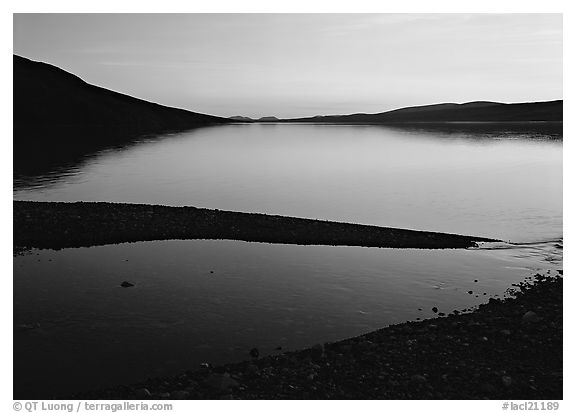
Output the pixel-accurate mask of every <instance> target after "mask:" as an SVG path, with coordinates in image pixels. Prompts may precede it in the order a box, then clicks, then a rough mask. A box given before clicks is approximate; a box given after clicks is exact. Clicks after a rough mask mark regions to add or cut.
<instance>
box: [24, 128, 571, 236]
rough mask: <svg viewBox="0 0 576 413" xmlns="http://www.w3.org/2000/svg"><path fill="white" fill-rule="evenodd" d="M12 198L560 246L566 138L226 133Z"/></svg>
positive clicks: (76, 172)
mask: <svg viewBox="0 0 576 413" xmlns="http://www.w3.org/2000/svg"><path fill="white" fill-rule="evenodd" d="M81 138H82V137H81V136H79V139H81ZM14 198H15V199H26V200H46V201H79V200H84V201H113V202H132V203H149V204H164V205H193V206H197V207H206V208H218V209H225V210H235V211H246V212H264V213H270V214H278V215H290V216H298V217H306V218H319V219H328V220H337V221H345V222H356V223H363V224H374V225H381V226H395V227H401V228H411V229H421V230H432V231H441V232H454V233H460V234H470V235H478V236H487V237H491V238H497V239H502V240H506V241H508V240H512V241H515V242H526V241H528V242H532V241H541V240H543V239H556V238H559V237H561V235H562V139H561V135H560V137H558V136H556V135H552V134H547V133H546V131H544V132H539V131H533V130H531V129H528V130H526V129H523V128H517V129H512V130H508V129H498V128H492V129H489V130H487V131H486V130H483V129H480V130H478V128H464V129H462V127H461V126H460V127H458V126H453V127H448V128H446V129H401V128H391V127H383V126H346V125H280V124H259V125H258V124H256V125H227V126H219V127H211V128H201V129H196V130H194V131H190V132H184V133H179V134H174V135H170V136H165V137H155V138H150V139H149V140H143V141H142V142H140V143H139V144H137V145H133V146H129V147H127V148H125V149H122V150H109V151H103V152H101V153H98V154H96V155H93V156H90V157H87V158H85V159H84V160H83V161H82V162H81V163H80V164H79V165H77V166H76V167H68V168H66V169H64V170H57V171H55V172H54V173H50V174H46V175H43V176H40V177H35V179H27V180H19V179H18V177H17V179H16V180H15V190H14Z"/></svg>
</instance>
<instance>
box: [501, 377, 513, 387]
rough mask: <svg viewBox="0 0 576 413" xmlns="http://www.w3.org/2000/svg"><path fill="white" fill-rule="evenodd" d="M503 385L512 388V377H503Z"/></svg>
mask: <svg viewBox="0 0 576 413" xmlns="http://www.w3.org/2000/svg"><path fill="white" fill-rule="evenodd" d="M502 384H503V385H504V386H505V387H510V386H512V377H510V376H502Z"/></svg>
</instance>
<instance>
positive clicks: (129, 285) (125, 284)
mask: <svg viewBox="0 0 576 413" xmlns="http://www.w3.org/2000/svg"><path fill="white" fill-rule="evenodd" d="M120 287H122V288H128V287H134V284H132V283H130V282H128V281H122V284H120Z"/></svg>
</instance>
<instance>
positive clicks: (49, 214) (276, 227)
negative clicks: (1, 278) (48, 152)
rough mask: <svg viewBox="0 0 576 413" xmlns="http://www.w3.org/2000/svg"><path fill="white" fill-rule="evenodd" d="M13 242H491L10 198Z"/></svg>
mask: <svg viewBox="0 0 576 413" xmlns="http://www.w3.org/2000/svg"><path fill="white" fill-rule="evenodd" d="M13 205H14V247H15V249H16V250H18V249H19V248H52V249H58V248H68V247H89V246H95V245H105V244H116V243H122V242H136V241H152V240H170V239H230V240H242V241H256V242H269V243H283V244H301V245H349V246H365V247H386V248H430V249H435V248H468V247H472V246H474V245H475V243H476V242H482V241H497V240H493V239H489V238H482V237H472V236H464V235H456V234H445V233H440V232H426V231H412V230H406V229H397V228H384V227H376V226H369V225H358V224H347V223H339V222H330V221H319V220H313V219H303V218H292V217H284V216H276V215H264V214H252V213H243V212H231V211H220V210H211V209H202V208H194V207H167V206H160V205H142V204H116V203H107V202H75V203H65V202H28V201H14V204H13Z"/></svg>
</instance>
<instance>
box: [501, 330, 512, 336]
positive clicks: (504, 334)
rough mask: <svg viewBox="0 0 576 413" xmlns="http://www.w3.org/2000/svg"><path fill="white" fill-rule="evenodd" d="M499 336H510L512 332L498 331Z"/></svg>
mask: <svg viewBox="0 0 576 413" xmlns="http://www.w3.org/2000/svg"><path fill="white" fill-rule="evenodd" d="M500 334H502V335H503V336H509V335H511V334H512V332H511V331H510V330H500Z"/></svg>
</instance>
